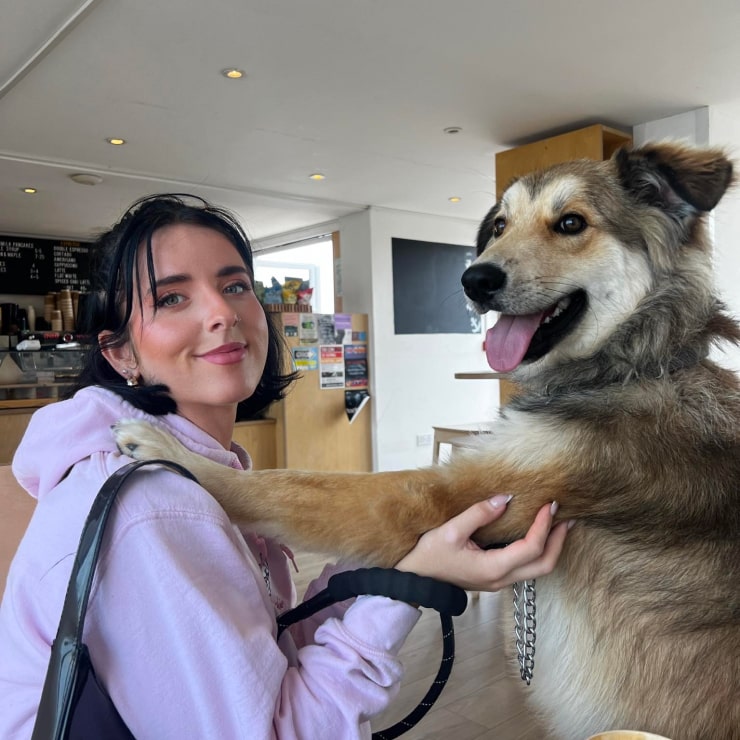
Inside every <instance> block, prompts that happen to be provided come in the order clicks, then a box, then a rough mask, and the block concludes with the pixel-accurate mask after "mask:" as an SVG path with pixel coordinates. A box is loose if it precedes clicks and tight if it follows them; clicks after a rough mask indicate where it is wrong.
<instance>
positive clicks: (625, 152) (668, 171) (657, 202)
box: [614, 142, 733, 218]
mask: <svg viewBox="0 0 740 740" xmlns="http://www.w3.org/2000/svg"><path fill="white" fill-rule="evenodd" d="M614 161H615V166H616V170H617V176H618V178H619V180H620V182H621V183H622V186H623V187H624V188H625V189H626V190H628V191H629V192H630V193H632V195H633V196H634V197H636V198H637V199H638V200H639V201H641V202H643V203H647V204H649V205H653V206H656V207H658V208H662V209H664V210H666V211H668V212H669V213H671V214H672V215H674V216H677V217H679V218H683V217H685V216H687V215H689V212H687V209H686V204H688V205H689V206H691V207H692V208H693V209H695V210H696V211H704V212H707V211H711V210H712V209H713V208H714V207H715V206H716V205H717V203H719V201H720V198H721V197H722V196H723V195H724V194H725V191H726V190H727V188H728V187H729V186H730V184H731V183H732V180H733V173H732V162H730V160H729V159H728V158H727V157H726V156H725V154H724V152H723V151H721V150H720V149H695V148H692V147H689V146H685V145H682V144H679V143H673V142H671V143H660V144H648V145H646V146H644V147H640V148H639V149H629V148H626V147H625V148H622V149H619V150H618V151H617V152H616V153H615V154H614Z"/></svg>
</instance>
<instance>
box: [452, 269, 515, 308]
mask: <svg viewBox="0 0 740 740" xmlns="http://www.w3.org/2000/svg"><path fill="white" fill-rule="evenodd" d="M460 281H461V282H462V286H463V289H464V290H465V295H466V296H467V297H468V298H470V300H471V301H473V302H474V303H477V304H478V305H479V306H481V307H482V308H486V309H491V308H493V306H492V304H493V301H494V298H495V296H496V293H498V291H500V290H501V289H502V288H503V287H504V285H506V273H505V272H504V271H503V270H502V269H501V268H500V267H496V265H492V264H491V263H490V262H481V263H479V264H474V265H470V267H468V269H467V270H465V272H464V273H463V274H462V278H460ZM494 310H495V309H494Z"/></svg>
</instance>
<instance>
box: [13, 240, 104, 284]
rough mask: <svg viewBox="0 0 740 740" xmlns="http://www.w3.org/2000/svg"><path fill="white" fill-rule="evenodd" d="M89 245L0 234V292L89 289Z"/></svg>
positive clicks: (90, 245) (90, 247)
mask: <svg viewBox="0 0 740 740" xmlns="http://www.w3.org/2000/svg"><path fill="white" fill-rule="evenodd" d="M91 249H92V244H89V243H85V242H74V241H60V240H56V239H32V238H30V237H21V236H2V235H0V293H12V294H18V295H44V294H45V293H49V292H52V291H53V292H56V291H60V290H62V289H63V288H71V289H72V290H79V291H89V290H90V251H91Z"/></svg>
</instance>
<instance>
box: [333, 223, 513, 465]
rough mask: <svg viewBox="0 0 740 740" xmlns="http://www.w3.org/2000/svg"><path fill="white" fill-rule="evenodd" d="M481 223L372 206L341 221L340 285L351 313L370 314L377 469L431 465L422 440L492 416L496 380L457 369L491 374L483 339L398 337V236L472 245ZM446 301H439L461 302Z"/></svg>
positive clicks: (495, 404) (465, 336) (466, 336)
mask: <svg viewBox="0 0 740 740" xmlns="http://www.w3.org/2000/svg"><path fill="white" fill-rule="evenodd" d="M477 228H478V224H477V222H473V221H463V220H460V219H452V218H443V217H436V216H426V215H421V214H416V213H408V212H404V211H394V210H390V209H384V208H370V209H368V210H367V211H364V212H362V213H359V214H354V215H352V216H348V217H346V218H344V219H341V221H340V231H341V239H342V282H343V293H344V307H345V310H347V311H352V312H361V313H365V312H367V313H369V314H370V317H371V323H370V331H371V363H370V377H371V394H372V396H373V399H374V400H373V406H372V408H373V425H374V441H375V444H374V469H375V470H398V469H401V468H409V467H418V466H423V465H428V464H430V463H431V447H430V446H429V445H424V446H417V436H420V435H422V436H423V435H431V434H432V426H433V425H443V424H464V423H471V422H478V421H486V420H487V419H491V418H492V417H493V416H494V415H495V413H496V409H497V408H498V381H495V380H456V379H455V378H454V374H455V372H460V371H472V370H488V369H489V368H488V366H487V364H486V360H485V356H484V354H483V350H482V342H483V335H482V334H419V335H414V334H405V335H396V334H394V326H393V293H392V286H393V270H392V255H391V239H392V238H393V237H398V238H405V239H418V240H422V241H433V242H443V243H449V244H474V242H475V234H476V231H477ZM462 299H463V296H462V288H460V293H459V294H458V295H456V296H440V297H439V300H440V302H442V303H444V301H446V300H462Z"/></svg>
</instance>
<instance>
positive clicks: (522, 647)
mask: <svg viewBox="0 0 740 740" xmlns="http://www.w3.org/2000/svg"><path fill="white" fill-rule="evenodd" d="M535 597H536V593H535V581H534V580H531V581H521V582H520V583H515V584H514V636H515V637H516V653H517V658H518V660H519V674H520V675H521V677H522V681H524V682H526V684H527V686H529V684H530V683H531V681H532V676H533V674H534V643H535V640H536V639H537V605H536V603H535Z"/></svg>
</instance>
